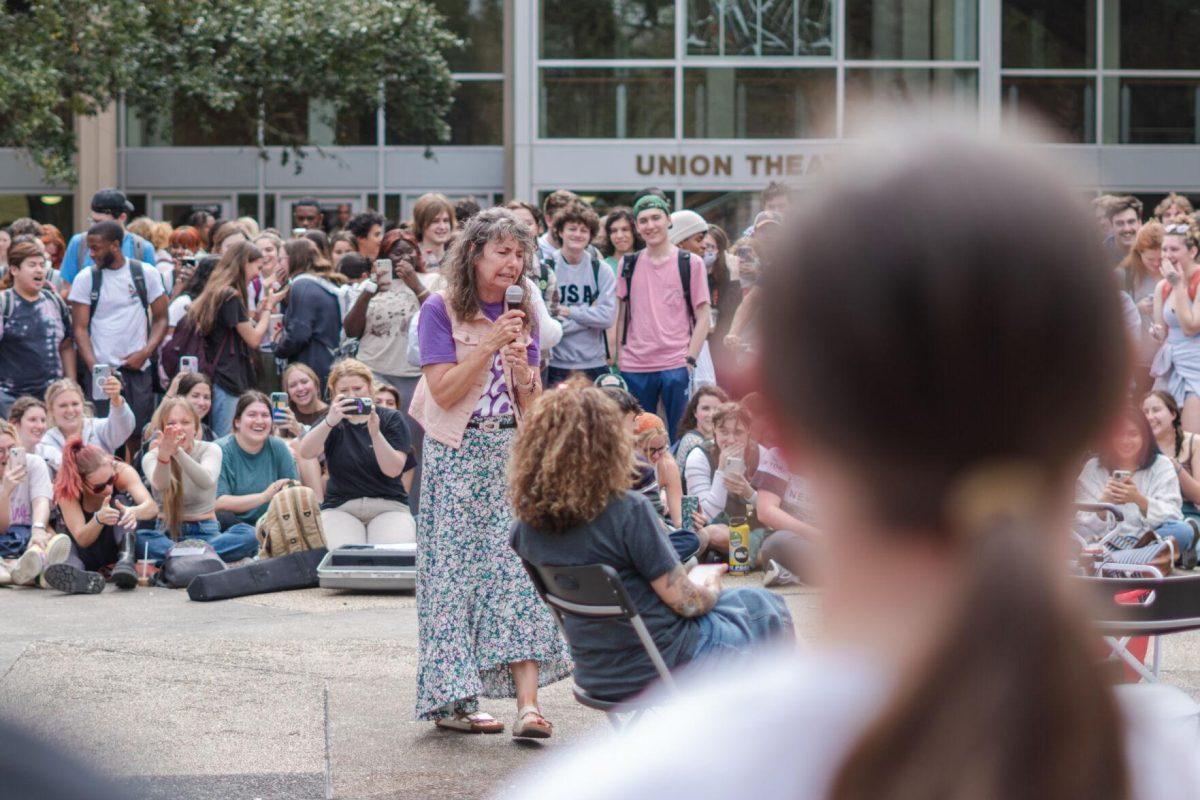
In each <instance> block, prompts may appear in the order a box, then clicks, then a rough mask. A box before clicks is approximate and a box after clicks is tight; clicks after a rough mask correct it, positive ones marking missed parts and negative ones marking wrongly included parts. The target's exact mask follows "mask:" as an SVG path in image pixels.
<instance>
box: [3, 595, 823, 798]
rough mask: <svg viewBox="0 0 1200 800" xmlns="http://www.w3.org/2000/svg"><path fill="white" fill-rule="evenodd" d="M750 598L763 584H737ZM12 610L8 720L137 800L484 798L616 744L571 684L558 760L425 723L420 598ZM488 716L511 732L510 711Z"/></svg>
mask: <svg viewBox="0 0 1200 800" xmlns="http://www.w3.org/2000/svg"><path fill="white" fill-rule="evenodd" d="M743 583H744V584H746V585H757V584H758V577H757V576H753V577H750V578H740V579H738V578H731V579H730V580H729V581H728V585H731V586H732V585H739V584H743ZM783 593H784V594H785V595H786V599H787V601H788V603H789V605H790V606H791V608H792V610H793V613H794V614H795V615H796V618H797V622H798V627H799V628H800V629H801V631H806V630H807V632H808V634H809V635H812V634H813V633H815V631H813V630H811V628H812V627H813V626H814V625H815V624H816V610H817V607H818V596H817V595H816V594H815V593H814V592H811V591H808V590H801V589H785V590H783ZM0 610H2V613H0V716H2V717H4V718H6V719H9V720H11V721H14V722H16V723H18V724H20V725H23V726H25V727H27V728H29V729H31V730H32V731H33V732H34V733H35V734H38V735H41V736H43V737H45V738H47V739H48V740H50V741H54V742H57V743H58V744H60V745H62V746H63V747H64V748H66V749H67V750H69V751H72V752H74V753H76V754H77V755H79V756H81V757H82V758H84V759H87V760H89V761H91V762H92V763H94V764H95V765H97V767H98V768H100V769H101V770H103V771H105V772H107V773H109V774H112V775H114V776H116V777H117V778H118V779H119V780H120V781H121V782H122V783H124V784H126V785H127V786H128V789H127V790H126V791H127V794H128V796H131V797H144V798H156V799H157V798H163V799H164V800H165V799H166V798H171V799H172V800H175V799H176V798H179V799H180V800H209V799H210V798H211V799H212V800H217V798H220V799H221V800H240V799H241V798H245V800H274V799H275V798H280V799H282V798H287V799H288V800H328V799H329V798H430V797H437V798H439V800H441V799H447V800H448V799H450V798H479V797H487V796H489V795H491V794H493V793H496V792H498V791H503V790H504V789H505V788H506V787H511V786H512V785H513V782H512V780H510V776H511V775H512V774H513V773H514V772H516V771H518V770H520V769H522V768H524V767H527V766H529V765H530V764H535V763H537V761H538V760H540V759H543V758H546V757H547V756H548V755H550V754H552V753H554V752H555V751H561V750H562V749H564V748H567V747H570V746H572V745H573V744H577V743H579V742H581V741H584V740H586V739H587V738H588V737H589V736H592V735H595V734H597V733H605V732H607V731H608V729H609V728H608V722H607V720H606V719H605V717H604V716H603V715H602V714H600V713H599V712H596V711H591V710H589V709H586V708H584V707H582V706H580V705H579V704H578V703H576V702H575V700H574V699H573V697H572V696H571V682H570V681H569V680H565V681H560V682H559V683H557V684H554V685H552V686H550V687H547V688H545V689H543V690H542V691H541V692H540V697H539V699H540V701H541V704H542V710H543V712H544V713H545V714H546V716H547V717H548V718H549V719H550V720H551V721H552V722H554V725H555V735H554V738H553V739H551V740H550V741H549V742H547V743H545V744H540V743H519V742H514V741H513V739H512V738H511V736H510V735H509V733H508V732H507V731H506V732H505V733H504V734H502V735H499V736H464V735H462V734H456V733H451V732H447V731H441V730H438V729H435V728H434V727H433V725H432V724H431V723H428V722H417V721H415V720H413V704H414V699H415V698H414V696H415V689H416V668H417V614H416V600H415V598H414V596H413V594H412V593H411V592H408V593H400V594H351V593H346V592H338V591H331V590H324V589H308V590H303V591H296V592H282V593H278V594H270V595H260V596H257V597H249V598H242V599H238V600H228V601H224V602H218V603H194V602H191V601H189V600H188V598H187V594H186V593H185V592H182V591H176V590H171V589H155V588H144V587H143V588H139V589H137V590H135V591H133V592H129V593H122V592H118V591H117V590H115V589H114V588H113V587H111V586H110V587H108V588H107V589H106V590H105V591H104V592H103V593H102V594H100V595H98V596H86V597H85V596H74V597H72V596H66V595H60V594H58V593H56V592H50V591H42V590H37V589H11V588H9V589H0ZM481 705H482V707H483V710H485V711H488V712H489V713H491V714H493V715H494V716H495V717H497V718H498V719H500V720H501V721H503V722H504V723H505V724H506V725H509V726H511V723H512V720H513V717H514V716H515V712H516V707H515V702H514V701H512V700H486V699H485V700H483V701H482V703H481ZM0 796H3V787H2V785H0Z"/></svg>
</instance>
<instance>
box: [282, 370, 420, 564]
mask: <svg viewBox="0 0 1200 800" xmlns="http://www.w3.org/2000/svg"><path fill="white" fill-rule="evenodd" d="M329 394H330V395H331V396H332V398H333V402H332V403H330V406H329V411H328V412H327V413H326V414H325V419H323V420H322V421H321V422H319V423H317V424H316V425H314V426H313V427H312V430H310V431H309V432H308V433H306V434H305V435H304V439H303V440H302V441H301V442H300V456H301V457H302V458H306V459H315V458H317V457H318V456H320V455H322V454H324V456H325V464H326V465H327V466H328V468H329V482H328V483H327V484H326V486H325V502H324V503H322V504H321V520H322V522H323V523H324V526H325V541H326V543H327V545H328V546H329V549H330V550H334V549H336V548H338V547H341V546H342V545H346V544H392V543H397V542H413V541H415V540H416V523H415V522H414V521H413V517H412V513H411V512H410V511H409V510H408V493H407V492H405V490H404V484H403V482H402V481H401V479H400V478H401V476H402V475H403V474H404V472H405V471H406V470H409V469H412V448H411V445H410V444H409V438H408V427H407V426H406V425H405V424H404V417H403V416H401V414H400V412H398V411H392V410H391V409H387V408H378V407H376V405H375V401H374V397H375V376H374V375H373V374H372V372H371V370H370V368H369V367H367V365H366V364H363V363H362V362H361V361H357V360H355V359H353V358H346V359H343V360H341V361H339V362H338V363H337V364H335V365H334V366H333V370H332V371H331V372H330V373H329Z"/></svg>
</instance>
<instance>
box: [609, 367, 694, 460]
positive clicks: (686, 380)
mask: <svg viewBox="0 0 1200 800" xmlns="http://www.w3.org/2000/svg"><path fill="white" fill-rule="evenodd" d="M621 377H622V378H624V379H625V383H626V384H627V385H628V386H629V391H630V393H631V394H633V396H634V397H636V398H637V401H638V402H639V403H641V404H642V410H643V411H649V412H650V413H651V414H657V413H658V401H659V399H660V398H661V399H662V404H663V409H665V411H666V415H667V430H668V431H669V432H670V434H671V443H672V444H674V442H675V439H676V438H677V432H676V430H675V429H676V428H677V427H679V420H680V419H681V418H682V417H683V412H684V410H685V409H686V408H687V403H688V387H689V384H690V383H691V375H689V374H688V368H687V367H679V368H678V369H666V370H663V371H661V372H625V371H623V370H622V372H621Z"/></svg>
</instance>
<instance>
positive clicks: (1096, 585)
mask: <svg viewBox="0 0 1200 800" xmlns="http://www.w3.org/2000/svg"><path fill="white" fill-rule="evenodd" d="M1072 580H1075V581H1080V582H1081V583H1082V588H1083V589H1084V591H1085V592H1087V594H1088V596H1089V598H1090V599H1091V600H1092V601H1093V605H1092V608H1093V610H1094V613H1098V614H1099V617H1098V618H1097V619H1096V620H1095V622H1096V623H1097V625H1098V626H1099V627H1101V628H1102V629H1105V631H1106V632H1108V633H1120V634H1143V635H1148V636H1153V635H1156V634H1163V633H1176V632H1179V631H1186V630H1193V629H1197V628H1200V575H1189V576H1187V577H1182V578H1163V579H1161V580H1160V579H1157V578H1095V577H1079V576H1076V577H1073V578H1072ZM1139 589H1145V590H1147V591H1150V592H1153V594H1152V595H1150V596H1149V597H1148V598H1146V602H1136V603H1129V604H1124V603H1118V602H1117V600H1116V595H1117V594H1118V593H1122V592H1132V591H1136V590H1139Z"/></svg>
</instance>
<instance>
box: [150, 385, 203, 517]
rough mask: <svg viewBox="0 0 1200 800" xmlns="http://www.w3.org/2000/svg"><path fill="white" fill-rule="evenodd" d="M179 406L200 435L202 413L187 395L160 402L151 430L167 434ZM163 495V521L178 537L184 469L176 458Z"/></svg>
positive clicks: (151, 423) (181, 515) (181, 510)
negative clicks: (170, 419)
mask: <svg viewBox="0 0 1200 800" xmlns="http://www.w3.org/2000/svg"><path fill="white" fill-rule="evenodd" d="M177 408H183V409H186V410H187V413H188V415H189V416H190V417H191V418H192V422H193V423H194V424H195V426H196V436H197V437H199V436H200V435H201V432H202V430H203V429H202V428H201V427H200V415H199V414H197V413H196V407H195V406H193V405H192V404H191V402H190V401H188V399H187V398H186V397H180V396H178V395H171V396H168V397H166V398H164V399H163V401H162V402H161V403H159V405H158V408H156V409H155V410H154V416H153V417H151V418H150V425H149V428H150V430H151V431H158V432H159V433H160V434H163V435H164V436H165V435H166V433H165V431H164V428H165V427H166V424H167V419H168V418H169V417H170V416H171V412H172V411H174V410H175V409H177ZM160 441H161V440H160ZM156 449H157V448H156ZM162 497H163V504H162V517H163V522H164V523H165V524H166V527H167V531H168V532H169V533H170V534H171V538H172V539H178V538H179V532H180V531H181V530H182V529H183V470H182V469H181V468H180V466H179V462H177V461H175V459H171V482H170V483H168V484H167V488H166V490H165V491H164V492H163V493H162Z"/></svg>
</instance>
